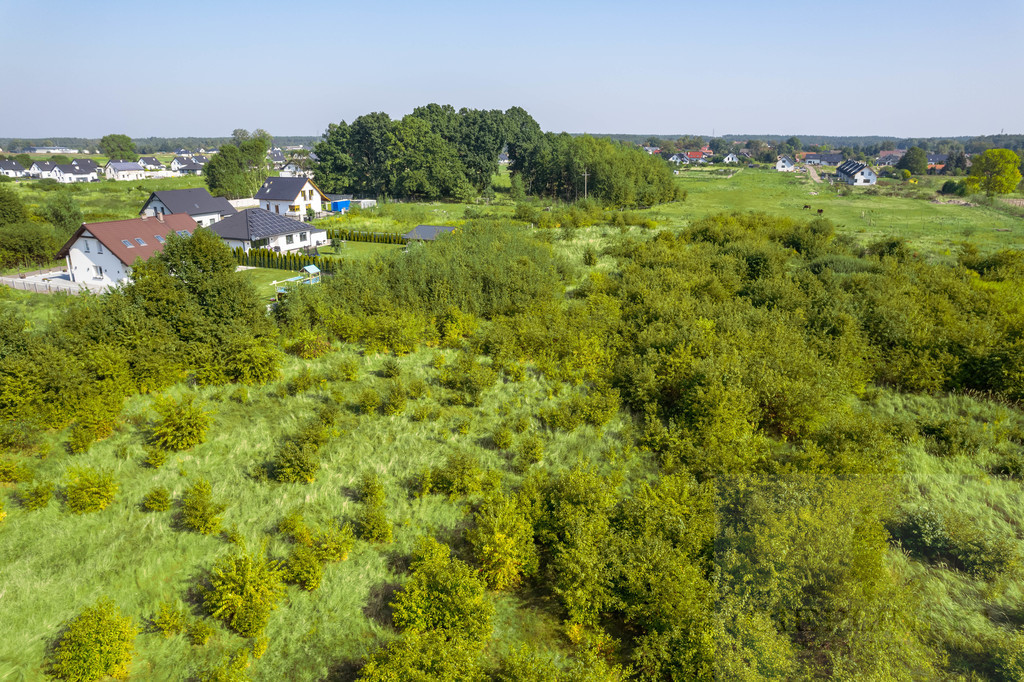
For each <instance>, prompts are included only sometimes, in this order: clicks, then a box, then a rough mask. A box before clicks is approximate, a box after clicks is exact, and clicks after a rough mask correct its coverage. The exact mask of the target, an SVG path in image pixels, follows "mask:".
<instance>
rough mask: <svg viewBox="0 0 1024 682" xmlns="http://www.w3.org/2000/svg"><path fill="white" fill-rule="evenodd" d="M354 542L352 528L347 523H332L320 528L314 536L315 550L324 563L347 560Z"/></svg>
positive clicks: (313, 544) (313, 545)
mask: <svg viewBox="0 0 1024 682" xmlns="http://www.w3.org/2000/svg"><path fill="white" fill-rule="evenodd" d="M354 544H355V538H354V537H353V534H352V528H351V526H349V525H347V524H346V525H344V526H341V527H339V526H337V525H336V524H333V523H332V524H330V525H328V526H327V527H326V528H319V529H317V531H316V533H314V535H313V538H312V548H313V552H314V553H315V554H316V557H317V559H319V560H320V561H321V562H323V563H334V562H337V561H345V560H346V559H348V553H349V552H351V551H352V546H353V545H354Z"/></svg>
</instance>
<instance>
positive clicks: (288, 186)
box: [254, 177, 309, 201]
mask: <svg viewBox="0 0 1024 682" xmlns="http://www.w3.org/2000/svg"><path fill="white" fill-rule="evenodd" d="M307 182H309V178H278V177H274V178H267V179H266V181H264V183H263V186H262V187H260V190H259V191H258V192H256V195H255V196H254V198H255V199H264V200H268V201H294V200H295V198H296V197H297V196H299V192H301V191H302V188H303V187H305V186H306V183H307Z"/></svg>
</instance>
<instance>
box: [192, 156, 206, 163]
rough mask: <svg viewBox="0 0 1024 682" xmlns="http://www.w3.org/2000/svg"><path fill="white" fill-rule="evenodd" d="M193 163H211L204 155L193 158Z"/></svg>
mask: <svg viewBox="0 0 1024 682" xmlns="http://www.w3.org/2000/svg"><path fill="white" fill-rule="evenodd" d="M192 161H194V162H195V163H198V164H200V165H202V164H205V163H207V162H209V159H208V158H206V157H205V156H203V155H202V154H196V155H195V156H193V157H192Z"/></svg>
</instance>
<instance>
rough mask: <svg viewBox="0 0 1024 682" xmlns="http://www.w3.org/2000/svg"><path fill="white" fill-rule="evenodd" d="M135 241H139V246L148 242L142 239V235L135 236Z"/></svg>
mask: <svg viewBox="0 0 1024 682" xmlns="http://www.w3.org/2000/svg"><path fill="white" fill-rule="evenodd" d="M135 242H136V243H137V244H138V245H139V246H145V245H146V242H144V241H142V237H136V238H135Z"/></svg>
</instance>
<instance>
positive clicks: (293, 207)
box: [288, 204, 299, 213]
mask: <svg viewBox="0 0 1024 682" xmlns="http://www.w3.org/2000/svg"><path fill="white" fill-rule="evenodd" d="M288 210H289V211H291V212H292V213H298V212H299V205H298V204H292V205H291V206H289V207H288Z"/></svg>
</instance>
